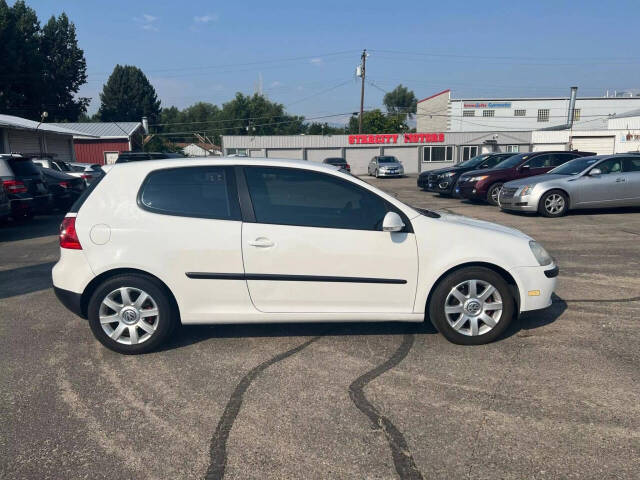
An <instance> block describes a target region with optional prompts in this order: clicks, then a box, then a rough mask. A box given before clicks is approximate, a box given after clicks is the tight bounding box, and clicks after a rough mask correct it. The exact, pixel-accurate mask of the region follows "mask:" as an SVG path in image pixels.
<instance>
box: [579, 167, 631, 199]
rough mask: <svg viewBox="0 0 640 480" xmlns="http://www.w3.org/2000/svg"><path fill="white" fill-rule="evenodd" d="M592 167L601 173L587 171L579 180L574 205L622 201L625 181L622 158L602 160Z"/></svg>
mask: <svg viewBox="0 0 640 480" xmlns="http://www.w3.org/2000/svg"><path fill="white" fill-rule="evenodd" d="M594 168H597V169H599V170H600V171H601V172H602V173H600V174H599V175H590V174H589V173H587V174H586V175H584V176H583V177H582V178H581V179H580V181H581V184H580V186H579V188H578V195H577V196H576V205H580V206H581V207H591V206H593V207H598V206H611V207H614V206H617V205H620V204H622V203H623V202H624V195H625V190H624V188H625V181H624V177H623V172H622V159H621V158H620V157H616V158H610V159H608V160H604V161H602V162H600V163H598V164H596V165H594V166H593V167H592V168H591V169H590V170H589V172H591V170H593V169H594Z"/></svg>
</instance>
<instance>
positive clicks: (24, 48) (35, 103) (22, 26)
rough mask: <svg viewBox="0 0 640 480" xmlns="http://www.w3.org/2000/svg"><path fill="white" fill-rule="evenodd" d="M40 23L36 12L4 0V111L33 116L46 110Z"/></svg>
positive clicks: (0, 34)
mask: <svg viewBox="0 0 640 480" xmlns="http://www.w3.org/2000/svg"><path fill="white" fill-rule="evenodd" d="M39 49H40V22H39V21H38V17H37V15H36V12H35V11H34V10H33V9H32V8H29V7H27V6H26V4H25V3H24V2H23V1H21V0H20V1H17V2H16V3H15V4H14V5H13V7H9V6H8V5H7V2H6V1H5V0H0V59H1V62H0V64H1V65H2V68H1V69H0V111H2V112H6V113H8V114H10V115H17V116H22V117H26V118H31V119H34V120H35V119H39V118H40V114H41V113H42V107H43V105H42V96H41V87H42V78H41V75H42V68H43V64H42V56H41V55H40V50H39Z"/></svg>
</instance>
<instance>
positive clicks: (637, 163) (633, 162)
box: [622, 156, 640, 172]
mask: <svg viewBox="0 0 640 480" xmlns="http://www.w3.org/2000/svg"><path fill="white" fill-rule="evenodd" d="M622 169H623V170H624V171H625V172H640V156H637V157H626V158H623V159H622Z"/></svg>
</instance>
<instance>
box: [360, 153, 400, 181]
mask: <svg viewBox="0 0 640 480" xmlns="http://www.w3.org/2000/svg"><path fill="white" fill-rule="evenodd" d="M367 170H368V172H369V175H371V176H372V177H376V178H378V177H401V176H403V175H404V167H403V166H402V163H400V160H398V159H397V158H396V157H393V156H391V155H378V156H376V157H373V158H372V159H371V161H370V162H369V167H368V169H367Z"/></svg>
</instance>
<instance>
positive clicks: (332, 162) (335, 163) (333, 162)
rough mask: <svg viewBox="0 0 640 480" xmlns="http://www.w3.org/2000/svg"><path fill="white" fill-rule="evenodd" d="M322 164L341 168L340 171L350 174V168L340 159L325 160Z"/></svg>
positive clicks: (330, 158)
mask: <svg viewBox="0 0 640 480" xmlns="http://www.w3.org/2000/svg"><path fill="white" fill-rule="evenodd" d="M322 163H326V164H328V165H333V166H334V167H338V168H341V169H342V170H346V171H347V172H351V166H350V165H349V164H348V163H347V161H346V160H345V159H344V158H342V157H329V158H325V159H324V160H323V161H322Z"/></svg>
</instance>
